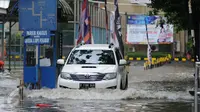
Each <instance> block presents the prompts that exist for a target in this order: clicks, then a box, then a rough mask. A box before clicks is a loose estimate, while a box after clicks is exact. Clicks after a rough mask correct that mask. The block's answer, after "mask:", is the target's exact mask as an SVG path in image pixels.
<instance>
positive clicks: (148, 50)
mask: <svg viewBox="0 0 200 112" xmlns="http://www.w3.org/2000/svg"><path fill="white" fill-rule="evenodd" d="M151 51H152V50H151V46H150V44H148V47H147V58H148V61H149V62H150V63H152V56H151Z"/></svg>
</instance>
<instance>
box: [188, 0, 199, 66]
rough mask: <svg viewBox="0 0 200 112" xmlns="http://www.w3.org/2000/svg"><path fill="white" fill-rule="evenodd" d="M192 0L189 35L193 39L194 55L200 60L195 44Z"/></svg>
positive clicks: (196, 59)
mask: <svg viewBox="0 0 200 112" xmlns="http://www.w3.org/2000/svg"><path fill="white" fill-rule="evenodd" d="M191 2H192V0H188V8H189V24H190V33H189V37H190V38H192V39H193V51H194V55H195V57H194V58H195V62H196V61H199V59H198V55H197V50H196V49H197V48H196V46H195V38H194V29H193V27H192V26H193V25H192V24H193V23H192V3H191Z"/></svg>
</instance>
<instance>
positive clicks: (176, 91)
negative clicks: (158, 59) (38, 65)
mask: <svg viewBox="0 0 200 112" xmlns="http://www.w3.org/2000/svg"><path fill="white" fill-rule="evenodd" d="M193 74H194V68H193V64H192V63H189V62H185V63H183V62H179V63H175V62H173V63H171V64H166V65H164V66H162V67H159V68H154V69H151V70H146V71H144V69H143V66H142V63H141V62H133V63H132V65H131V66H130V74H129V88H128V90H126V91H121V90H104V89H89V90H74V89H52V90H50V89H42V90H34V91H33V90H31V91H30V90H25V96H26V97H25V100H24V102H22V103H19V101H18V91H17V89H16V86H17V84H19V77H20V76H21V75H22V71H15V72H13V73H10V74H9V73H4V74H1V75H0V112H94V111H95V112H191V111H192V102H193V97H192V96H190V94H189V93H188V91H189V90H192V89H193V85H194V82H193V79H194V77H193ZM42 103H44V104H48V105H50V107H48V108H38V107H36V105H37V104H42Z"/></svg>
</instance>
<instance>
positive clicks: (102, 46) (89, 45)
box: [75, 44, 115, 50]
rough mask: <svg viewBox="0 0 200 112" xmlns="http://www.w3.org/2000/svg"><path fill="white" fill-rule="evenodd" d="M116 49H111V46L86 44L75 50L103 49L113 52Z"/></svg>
mask: <svg viewBox="0 0 200 112" xmlns="http://www.w3.org/2000/svg"><path fill="white" fill-rule="evenodd" d="M114 48H115V47H111V48H109V44H85V45H81V46H79V47H77V48H75V49H79V50H80V49H101V50H113V49H114Z"/></svg>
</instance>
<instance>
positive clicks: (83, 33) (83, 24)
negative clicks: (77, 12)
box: [77, 0, 92, 44]
mask: <svg viewBox="0 0 200 112" xmlns="http://www.w3.org/2000/svg"><path fill="white" fill-rule="evenodd" d="M82 41H84V43H85V44H91V43H92V34H91V18H90V14H89V7H88V0H83V3H82V9H81V16H80V24H79V35H78V39H77V44H80V43H81V42H82Z"/></svg>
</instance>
